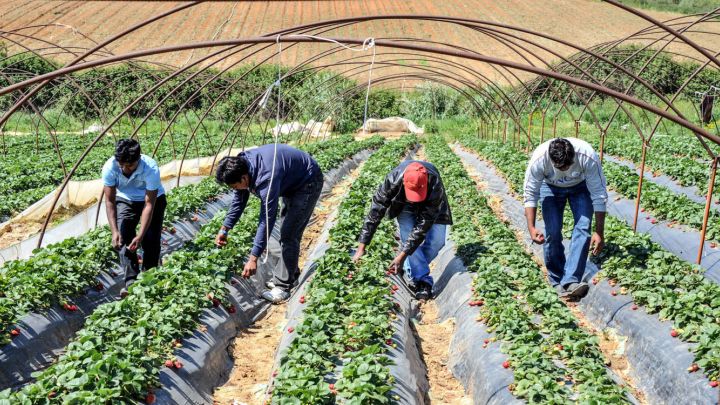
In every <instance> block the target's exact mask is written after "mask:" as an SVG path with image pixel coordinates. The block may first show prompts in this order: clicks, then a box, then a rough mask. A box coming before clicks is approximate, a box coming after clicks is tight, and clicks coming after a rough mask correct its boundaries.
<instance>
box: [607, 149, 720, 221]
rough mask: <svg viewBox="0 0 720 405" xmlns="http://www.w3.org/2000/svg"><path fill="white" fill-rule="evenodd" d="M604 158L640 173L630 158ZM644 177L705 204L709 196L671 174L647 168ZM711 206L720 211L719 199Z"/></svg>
mask: <svg viewBox="0 0 720 405" xmlns="http://www.w3.org/2000/svg"><path fill="white" fill-rule="evenodd" d="M604 159H606V160H608V161H610V162H613V163H615V164H618V165H621V166H625V167H627V168H629V169H631V170H634V171H635V173H637V174H638V175H639V174H640V168H639V167H637V166H635V163H633V162H631V161H629V160H625V159H621V158H618V157H615V156H609V155H605V157H604ZM644 179H645V180H644V181H649V182H652V183H655V184H657V185H659V186H663V187H666V188H668V189H669V190H670V191H672V192H673V193H675V194H681V195H684V196H686V197H687V198H689V199H691V200H693V201H695V202H697V203H700V204H705V202H706V198H707V196H706V195H705V191H702V190H700V189H698V188H697V187H696V186H683V185H680V184H679V183H678V182H677V181H676V180H675V179H673V178H672V177H670V176H666V175H664V174H659V175H657V176H656V175H655V174H654V173H653V172H652V171H650V170H647V169H646V170H645V176H644ZM710 207H711V208H712V209H714V210H715V211H718V212H720V203H718V202H717V201H714V200H713V201H712V202H711V204H710Z"/></svg>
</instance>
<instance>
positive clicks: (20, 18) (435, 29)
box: [0, 0, 714, 81]
mask: <svg viewBox="0 0 720 405" xmlns="http://www.w3.org/2000/svg"><path fill="white" fill-rule="evenodd" d="M52 4H53V5H52V6H49V5H48V6H46V5H41V4H38V3H37V2H21V1H12V0H8V1H4V2H0V21H2V23H3V27H4V29H5V30H6V31H9V32H11V31H13V30H15V29H18V28H21V27H27V26H31V25H41V24H55V25H52V26H48V27H40V28H37V29H33V30H24V31H21V33H22V34H24V35H32V36H37V37H40V38H43V39H47V40H50V41H51V42H52V43H54V44H58V45H61V46H65V47H73V46H78V47H82V48H90V47H92V46H93V45H94V43H93V42H92V40H94V41H101V40H103V39H106V38H110V37H111V36H113V35H115V34H117V33H119V32H120V31H122V30H123V29H125V28H127V27H130V26H132V25H134V24H137V23H139V22H141V21H144V20H146V19H148V18H150V17H152V16H155V15H158V14H160V13H161V12H164V11H168V10H170V9H172V8H174V7H176V6H177V5H179V4H181V3H180V2H170V1H168V2H143V3H140V4H138V5H135V6H133V7H127V6H126V4H125V3H124V2H117V3H106V2H81V1H73V2H54V3H52ZM644 12H646V13H648V14H649V15H651V16H652V17H655V18H657V19H660V20H667V19H670V18H674V17H677V16H679V14H673V13H665V12H657V11H648V10H644ZM377 14H386V15H392V14H396V15H397V14H416V15H423V14H425V15H441V16H462V17H464V18H470V19H477V20H482V21H488V22H497V23H503V24H508V25H511V26H518V27H523V28H527V29H530V30H534V31H540V32H543V33H546V34H549V35H552V36H556V37H559V38H562V39H565V40H568V41H571V42H573V43H575V44H577V45H579V46H582V47H589V46H593V45H596V44H599V43H604V42H606V41H611V40H615V39H617V38H621V37H624V36H625V35H628V34H631V33H634V32H637V31H639V30H640V29H643V28H645V27H647V26H648V25H649V24H648V23H647V22H646V21H645V20H642V19H641V18H638V17H636V16H634V15H632V14H630V13H628V12H626V11H623V10H621V9H619V8H617V7H613V6H611V5H608V4H602V3H600V2H597V1H591V0H545V1H531V0H503V1H497V0H468V1H463V2H460V1H448V2H434V1H427V2H385V1H382V0H367V1H363V2H360V3H357V4H356V3H348V2H345V1H339V0H335V1H322V2H305V1H284V2H217V3H200V4H198V5H196V6H193V7H190V8H188V9H185V10H183V11H180V12H178V13H176V14H173V15H170V16H168V17H165V18H163V19H161V20H159V21H156V22H154V23H151V24H150V25H148V26H146V27H144V28H141V29H139V30H137V31H136V32H133V33H130V34H129V35H126V36H123V37H121V38H120V39H118V40H117V41H115V42H113V43H112V44H110V45H109V46H107V49H108V50H109V51H111V52H113V53H115V54H123V53H128V52H131V51H136V50H140V49H148V48H157V47H162V46H170V45H178V44H183V43H190V42H201V41H208V40H211V39H216V40H220V39H230V38H249V37H257V36H260V35H264V34H267V33H270V32H273V31H276V30H278V29H281V28H289V27H292V26H297V25H300V24H307V23H311V22H316V21H321V20H330V19H338V18H345V17H352V16H363V15H377ZM106 21H112V22H117V24H106V23H103V22H106ZM707 25H708V27H707V29H709V30H711V31H712V30H714V28H713V27H711V26H709V24H707ZM703 29H706V27H705V26H703ZM519 35H522V36H524V34H522V33H520V34H519ZM85 36H87V37H85ZM323 36H326V37H341V38H342V37H350V38H366V37H370V36H373V37H376V38H383V37H384V38H402V37H408V36H412V37H417V38H419V39H424V40H442V41H449V42H451V43H453V44H458V45H461V46H463V47H465V48H467V49H472V50H473V51H476V52H479V53H482V54H485V55H493V56H496V57H498V58H502V59H509V60H513V61H518V62H523V61H522V60H521V59H520V57H519V56H518V55H515V54H514V53H513V52H512V51H511V50H510V49H509V48H508V47H507V46H505V45H504V44H502V43H500V41H495V40H488V36H487V35H484V34H480V33H478V32H474V31H471V30H469V29H468V28H465V27H461V26H458V25H448V24H446V23H441V22H436V21H400V20H376V21H366V22H361V23H357V24H353V25H350V26H345V27H339V28H335V29H333V30H330V31H328V32H327V33H324V34H323ZM12 39H13V40H14V41H18V42H19V43H20V44H22V45H24V46H28V47H30V48H33V49H41V48H46V47H47V46H48V45H47V44H44V43H42V42H40V41H38V40H35V39H31V38H27V37H24V36H19V35H16V36H14V37H13V38H12ZM693 39H694V40H696V41H699V42H700V43H701V44H702V45H706V46H708V45H712V44H713V43H714V42H713V41H714V38H713V37H712V36H709V35H703V34H696V35H695V36H694V37H693ZM540 41H541V42H544V44H545V45H548V44H549V41H545V40H540ZM8 45H9V46H10V48H11V52H15V51H17V50H19V49H20V46H18V45H11V44H8ZM329 46H330V45H328V44H302V45H300V46H287V47H286V48H287V49H285V50H284V51H283V54H282V56H281V60H282V62H283V63H284V64H287V65H291V66H296V65H298V64H300V63H302V62H303V61H305V60H307V59H308V58H309V57H310V56H312V55H315V54H317V53H318V52H319V51H321V50H327V49H329ZM677 46H679V45H675V44H673V46H671V50H675V48H673V47H677ZM554 48H556V51H557V52H558V53H560V54H562V55H563V56H567V55H569V54H572V53H574V49H572V48H570V47H566V46H555V47H554ZM216 50H217V48H205V49H196V50H186V51H179V52H170V53H165V54H162V55H157V56H148V57H145V58H144V59H145V60H148V61H151V62H159V63H169V64H172V65H175V66H179V65H182V64H184V63H187V62H189V61H191V60H197V59H198V58H201V57H204V56H206V55H208V54H209V53H211V52H214V51H216ZM42 52H44V53H50V51H47V50H45V51H42ZM274 52H275V47H274V46H271V47H269V48H268V49H267V50H265V51H262V52H260V53H258V54H257V55H253V56H251V61H259V60H261V59H264V58H267V57H273V56H274V55H273V53H274ZM535 52H537V53H538V57H549V58H551V59H555V58H556V57H554V56H553V55H551V54H549V53H547V52H544V51H542V50H540V49H536V50H535ZM407 54H408V56H407V57H405V59H407V60H408V61H410V60H415V61H416V62H413V64H419V65H424V64H427V63H428V62H427V60H425V59H423V55H422V54H421V53H411V52H408V53H407ZM246 55H247V54H246V53H244V52H241V53H240V54H239V55H237V56H236V57H231V58H228V59H227V60H223V61H220V62H219V63H218V64H217V65H216V67H217V68H219V69H222V68H225V67H228V66H230V65H231V64H233V63H236V62H237V61H238V60H239V58H241V57H243V56H246ZM72 56H73V55H70V54H63V55H57V56H56V57H58V58H59V59H61V60H63V61H65V62H67V61H69V60H70V59H72ZM346 57H348V52H340V53H338V54H337V55H333V56H331V57H327V58H323V60H321V63H322V64H325V63H329V64H332V63H333V62H337V61H338V60H339V59H340V58H346ZM383 58H391V57H389V56H382V55H379V56H378V61H381V60H382V59H383ZM449 59H451V60H453V61H455V62H461V63H464V64H465V65H467V66H469V67H472V68H474V69H476V70H478V71H479V73H481V74H483V75H486V76H487V77H488V78H489V79H491V80H493V79H494V80H499V81H502V80H503V79H502V76H501V75H500V73H499V72H498V71H496V70H495V69H493V68H492V67H490V66H488V65H486V64H483V63H480V62H474V61H473V62H468V61H463V60H460V59H458V58H449ZM212 62H216V60H213V61H212ZM208 63H211V62H208ZM336 69H338V70H346V67H342V66H338V67H337V68H336ZM399 69H401V68H389V69H385V71H384V72H383V74H384V73H385V72H387V73H388V74H393V73H397V71H398V70H399ZM376 77H377V76H376ZM356 79H358V80H360V81H364V80H365V75H364V74H359V75H358V76H357V77H356Z"/></svg>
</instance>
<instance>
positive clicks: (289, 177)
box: [223, 144, 322, 257]
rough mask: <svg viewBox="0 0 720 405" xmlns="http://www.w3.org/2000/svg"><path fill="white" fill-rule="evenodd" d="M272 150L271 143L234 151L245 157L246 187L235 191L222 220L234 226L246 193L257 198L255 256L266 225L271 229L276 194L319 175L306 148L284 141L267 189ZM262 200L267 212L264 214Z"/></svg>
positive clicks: (259, 251) (262, 245)
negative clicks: (300, 148)
mask: <svg viewBox="0 0 720 405" xmlns="http://www.w3.org/2000/svg"><path fill="white" fill-rule="evenodd" d="M274 150H275V145H274V144H270V145H263V146H258V147H257V148H253V149H249V150H247V151H245V152H241V153H240V154H239V155H238V156H241V157H245V158H246V159H247V161H248V168H249V171H250V173H249V175H250V190H236V191H235V196H234V197H233V200H232V203H231V204H230V209H229V210H228V213H227V215H226V216H225V222H224V223H223V225H224V226H225V227H227V228H232V227H233V226H235V224H236V223H237V221H238V220H239V219H240V216H241V215H242V213H243V211H245V206H246V205H247V201H248V198H249V197H250V193H253V194H255V195H256V196H258V197H259V198H260V218H259V221H258V222H259V224H258V229H257V232H256V233H255V242H254V244H253V248H252V252H251V253H252V254H253V255H254V256H256V257H260V255H261V254H262V252H263V251H264V250H265V247H266V246H265V242H266V241H265V237H266V229H270V231H272V228H273V226H274V225H275V219H276V217H277V207H278V200H279V199H280V197H289V196H292V195H293V194H294V193H295V192H296V191H297V190H299V189H300V188H301V187H302V186H304V185H305V184H307V183H308V182H309V181H312V180H313V179H315V178H317V177H318V176H321V175H322V172H321V170H320V166H318V164H317V162H316V161H315V159H313V158H312V157H310V155H309V154H308V153H307V152H304V151H301V150H299V149H295V148H293V147H291V146H288V145H284V144H278V145H277V159H276V161H275V175H274V176H273V179H272V190H271V189H270V176H271V174H272V172H273V155H274ZM266 202H267V208H268V215H265V204H266ZM266 218H267V221H266ZM266 222H267V223H266Z"/></svg>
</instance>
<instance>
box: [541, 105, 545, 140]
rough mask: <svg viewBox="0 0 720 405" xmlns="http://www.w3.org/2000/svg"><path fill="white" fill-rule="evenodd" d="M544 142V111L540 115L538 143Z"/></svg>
mask: <svg viewBox="0 0 720 405" xmlns="http://www.w3.org/2000/svg"><path fill="white" fill-rule="evenodd" d="M543 142H545V111H543V113H542V125H541V127H540V143H543Z"/></svg>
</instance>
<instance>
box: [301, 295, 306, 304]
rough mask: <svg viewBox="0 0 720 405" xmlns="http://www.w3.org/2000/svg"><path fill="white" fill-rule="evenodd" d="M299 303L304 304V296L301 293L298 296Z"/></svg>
mask: <svg viewBox="0 0 720 405" xmlns="http://www.w3.org/2000/svg"><path fill="white" fill-rule="evenodd" d="M300 303H301V304H304V303H305V296H304V295H301V296H300Z"/></svg>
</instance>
